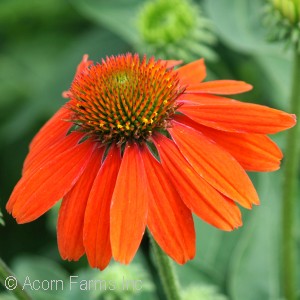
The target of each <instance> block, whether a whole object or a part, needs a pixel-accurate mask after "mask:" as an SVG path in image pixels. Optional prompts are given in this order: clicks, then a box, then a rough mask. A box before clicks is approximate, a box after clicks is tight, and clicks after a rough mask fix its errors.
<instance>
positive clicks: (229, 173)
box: [169, 122, 259, 208]
mask: <svg viewBox="0 0 300 300" xmlns="http://www.w3.org/2000/svg"><path fill="white" fill-rule="evenodd" d="M169 132H170V134H171V135H172V137H173V139H174V141H175V143H176V144H177V146H178V148H179V150H180V152H181V153H182V154H183V156H184V157H185V158H186V159H187V161H188V162H189V163H190V164H191V166H192V167H193V168H194V169H195V170H196V171H197V173H198V174H199V175H200V176H201V177H202V178H203V179H204V180H205V181H207V182H208V183H209V184H210V185H212V186H213V187H214V188H215V189H217V190H218V191H219V192H221V193H222V194H224V195H225V196H227V197H228V198H230V199H233V200H235V201H237V202H238V203H239V204H241V205H242V206H244V207H246V208H251V206H252V204H259V199H258V196H257V193H256V191H255V188H254V187H253V184H252V182H251V180H250V179H249V177H248V175H247V174H246V172H245V171H244V170H243V168H242V167H241V166H240V165H239V164H238V163H237V161H236V160H235V159H234V158H233V157H232V156H231V155H230V154H229V153H228V152H226V151H224V150H223V149H222V148H220V147H218V146H217V145H216V144H215V143H214V142H212V141H211V140H210V139H208V138H207V137H205V136H204V135H203V134H201V133H200V132H197V131H196V130H194V129H192V128H191V127H188V126H185V125H183V124H181V123H178V122H174V124H173V127H172V128H170V129H169Z"/></svg>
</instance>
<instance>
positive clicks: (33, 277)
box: [12, 256, 69, 300]
mask: <svg viewBox="0 0 300 300" xmlns="http://www.w3.org/2000/svg"><path fill="white" fill-rule="evenodd" d="M12 269H13V271H14V273H15V274H16V277H17V278H18V281H19V282H20V284H21V285H22V288H24V290H26V291H27V292H28V293H29V294H30V295H32V298H33V299H34V300H48V299H49V300H50V299H51V300H64V299H65V298H64V297H63V291H64V289H66V288H68V286H67V283H68V281H69V277H68V276H67V273H66V272H65V271H64V270H63V269H62V268H61V267H60V266H59V265H58V264H57V263H56V262H54V261H52V260H49V259H46V258H42V257H33V256H30V257H29V256H28V257H26V256H24V257H18V258H17V259H16V260H15V261H14V263H13V267H12Z"/></svg>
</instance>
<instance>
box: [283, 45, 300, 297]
mask: <svg viewBox="0 0 300 300" xmlns="http://www.w3.org/2000/svg"><path fill="white" fill-rule="evenodd" d="M293 64H294V70H293V78H292V80H293V81H292V95H291V108H290V110H291V112H292V113H294V114H296V116H298V117H299V115H300V54H299V53H298V52H297V51H296V50H295V57H294V61H293ZM299 136H300V124H299V123H298V124H297V125H296V126H295V127H294V128H292V129H290V130H289V133H288V136H287V146H286V154H285V157H286V161H285V181H284V190H283V210H282V212H283V216H282V218H283V243H282V245H283V283H284V293H285V298H286V299H287V300H295V299H296V293H297V291H296V243H295V218H296V215H295V210H296V193H297V179H298V178H297V175H298V166H299V146H300V138H299Z"/></svg>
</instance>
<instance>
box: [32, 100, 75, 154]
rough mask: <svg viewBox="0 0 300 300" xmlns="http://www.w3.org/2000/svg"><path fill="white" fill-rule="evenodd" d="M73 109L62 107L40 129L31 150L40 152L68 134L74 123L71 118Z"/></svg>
mask: <svg viewBox="0 0 300 300" xmlns="http://www.w3.org/2000/svg"><path fill="white" fill-rule="evenodd" d="M70 116H71V111H70V110H69V109H67V108H66V107H64V106H63V107H62V108H60V109H59V110H58V111H57V112H56V113H55V114H54V115H53V117H52V118H51V119H50V120H49V121H48V122H47V123H46V124H45V125H44V126H43V127H42V128H41V129H40V131H39V132H38V133H37V134H36V135H35V137H34V138H33V140H32V141H31V143H30V145H29V149H30V151H36V152H39V150H40V149H43V148H47V147H49V146H50V145H52V144H53V143H55V142H57V141H58V140H59V139H62V138H64V137H65V136H66V134H67V132H68V130H69V129H70V128H71V126H72V123H71V122H67V121H65V120H69V119H70Z"/></svg>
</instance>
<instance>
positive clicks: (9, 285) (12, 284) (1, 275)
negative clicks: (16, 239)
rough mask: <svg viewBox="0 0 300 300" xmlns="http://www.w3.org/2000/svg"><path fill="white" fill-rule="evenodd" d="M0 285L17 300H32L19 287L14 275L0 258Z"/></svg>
mask: <svg viewBox="0 0 300 300" xmlns="http://www.w3.org/2000/svg"><path fill="white" fill-rule="evenodd" d="M0 283H2V284H3V286H4V287H5V288H6V289H7V290H9V291H11V292H12V293H14V295H15V297H16V298H17V299H19V300H32V299H31V297H30V296H29V295H28V294H27V293H26V291H25V290H23V289H22V287H21V285H20V284H19V283H18V282H17V279H16V277H15V275H14V274H13V273H12V271H11V270H10V269H9V268H8V266H7V265H6V264H5V263H4V261H3V260H2V259H1V258H0Z"/></svg>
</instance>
